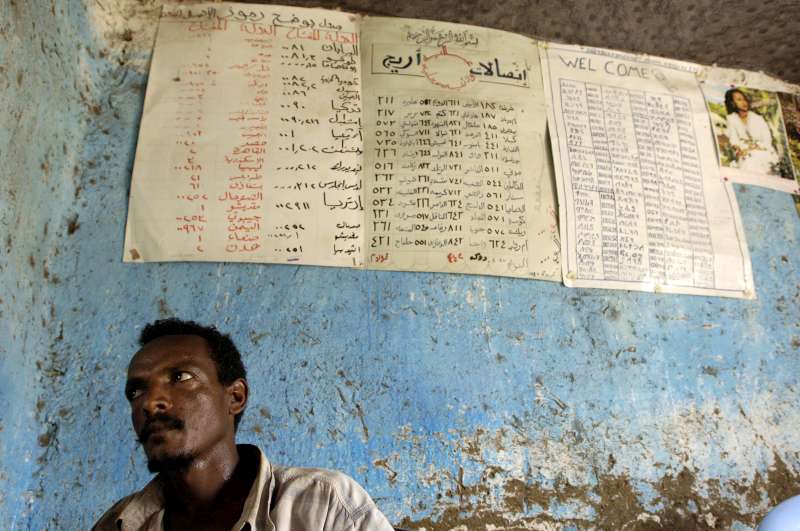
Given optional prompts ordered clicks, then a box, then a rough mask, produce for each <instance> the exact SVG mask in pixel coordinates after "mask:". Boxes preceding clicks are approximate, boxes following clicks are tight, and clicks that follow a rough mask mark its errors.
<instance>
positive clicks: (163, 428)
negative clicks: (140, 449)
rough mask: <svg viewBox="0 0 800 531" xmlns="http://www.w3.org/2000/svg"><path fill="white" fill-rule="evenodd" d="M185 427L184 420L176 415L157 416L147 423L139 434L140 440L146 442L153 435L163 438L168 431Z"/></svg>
mask: <svg viewBox="0 0 800 531" xmlns="http://www.w3.org/2000/svg"><path fill="white" fill-rule="evenodd" d="M180 429H183V421H182V420H180V419H177V418H175V417H164V416H161V417H157V418H153V419H150V420H149V421H148V422H147V423H145V425H144V427H143V428H142V432H141V433H140V434H139V442H141V443H145V442H147V441H148V440H149V439H151V438H152V437H153V436H158V438H160V439H163V437H164V435H165V434H166V432H168V431H172V430H180Z"/></svg>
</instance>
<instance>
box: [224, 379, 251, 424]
mask: <svg viewBox="0 0 800 531" xmlns="http://www.w3.org/2000/svg"><path fill="white" fill-rule="evenodd" d="M226 390H227V392H228V413H230V414H231V415H233V416H236V415H238V414H239V413H241V412H242V411H244V408H245V406H247V397H248V395H249V393H250V389H249V388H248V387H247V381H245V380H244V379H243V378H238V379H236V380H234V381H233V383H232V384H230V385H229V386H228V387H227V388H226Z"/></svg>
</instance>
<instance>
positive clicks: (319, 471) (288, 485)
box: [273, 466, 377, 520]
mask: <svg viewBox="0 0 800 531" xmlns="http://www.w3.org/2000/svg"><path fill="white" fill-rule="evenodd" d="M273 476H274V478H275V487H276V489H277V491H278V499H280V497H282V496H288V497H290V498H300V497H311V498H313V499H317V500H319V501H320V502H322V500H323V499H325V500H331V501H332V502H333V503H337V504H339V505H341V506H342V508H343V509H344V512H345V513H346V514H347V516H348V517H349V518H350V519H352V520H358V519H359V518H360V517H362V516H364V515H365V513H368V512H371V511H373V510H376V511H377V507H376V506H375V503H374V502H373V501H372V498H370V496H369V494H367V491H366V490H364V488H363V487H362V486H361V485H359V484H358V482H357V481H356V480H355V479H353V478H351V477H350V476H348V475H347V474H345V473H343V472H339V471H338V470H331V469H327V468H305V467H281V466H275V467H274V469H273Z"/></svg>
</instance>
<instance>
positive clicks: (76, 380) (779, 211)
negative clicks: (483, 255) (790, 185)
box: [0, 0, 800, 529]
mask: <svg viewBox="0 0 800 531" xmlns="http://www.w3.org/2000/svg"><path fill="white" fill-rule="evenodd" d="M34 4H35V5H34ZM157 7H158V6H157V2H153V1H150V0H146V1H142V2H126V1H124V0H106V1H104V2H102V3H100V2H93V3H89V2H86V3H85V4H84V3H83V2H80V1H77V0H71V1H66V0H65V1H63V2H58V3H55V2H54V3H51V4H48V3H47V2H36V3H34V2H31V3H23V2H21V1H19V0H17V1H6V2H3V3H0V108H1V109H4V112H3V114H2V116H0V175H1V176H2V179H0V252H2V260H0V299H1V300H0V330H2V334H3V341H1V342H0V528H2V529H79V528H85V527H88V526H90V525H91V523H92V522H93V521H94V520H95V519H96V518H97V517H98V516H99V515H100V514H101V513H102V512H103V511H104V510H105V509H106V508H107V507H108V506H109V505H110V504H111V503H112V502H113V501H115V500H116V499H118V498H119V497H121V496H123V495H125V494H127V493H129V492H131V491H132V490H135V489H136V488H138V487H140V486H141V485H142V484H143V483H144V482H146V481H147V479H148V474H147V472H146V469H145V466H144V463H143V459H142V455H141V451H140V450H139V449H138V448H137V445H136V443H135V442H134V438H133V433H132V431H131V429H130V427H129V420H128V414H129V413H128V406H127V403H126V402H125V400H124V397H123V394H122V388H123V382H124V371H125V367H126V366H127V362H128V360H129V359H130V356H131V354H132V353H133V352H134V351H135V349H136V345H135V340H136V337H137V335H138V332H139V330H140V329H141V327H142V326H143V325H144V323H146V322H149V321H151V320H153V319H155V318H159V317H165V316H172V315H175V316H180V317H183V318H189V319H196V320H199V321H203V322H211V323H216V324H217V325H218V326H219V327H220V328H221V329H223V330H225V331H228V332H230V333H231V334H232V335H233V336H234V338H235V339H236V341H237V343H238V344H239V345H240V348H241V350H242V351H243V352H245V353H246V363H247V366H248V371H249V375H250V382H251V387H252V401H251V403H250V405H249V408H248V411H247V413H246V415H245V417H244V420H243V424H242V426H241V428H240V439H241V440H242V441H250V442H255V443H257V444H260V445H261V446H262V447H263V448H264V449H265V450H266V451H267V453H268V454H269V456H270V457H271V459H272V460H273V461H276V462H281V463H286V464H295V465H308V466H324V467H333V468H338V469H342V470H344V471H346V472H348V473H350V474H351V475H353V476H354V477H356V478H357V479H358V480H359V481H360V482H361V483H362V484H364V485H365V486H366V487H367V489H368V490H369V491H370V493H371V494H372V495H373V497H374V498H375V499H376V501H377V502H378V504H379V505H380V506H381V507H382V509H383V510H384V512H386V514H387V515H388V516H389V517H390V519H391V520H392V521H394V522H396V523H400V522H401V521H402V522H403V523H404V525H405V526H406V527H414V528H416V527H425V528H427V529H454V528H455V529H487V528H491V527H487V526H490V525H493V526H495V528H500V529H502V528H513V529H518V528H521V527H523V526H528V527H527V528H530V529H556V528H562V527H565V528H567V529H589V528H602V529H620V528H622V526H623V525H626V524H627V527H626V529H659V528H663V529H695V528H699V529H712V528H717V529H727V528H733V529H751V528H753V527H754V525H755V523H756V522H757V520H758V518H760V517H761V516H762V515H763V514H764V513H765V511H766V510H767V508H768V507H769V506H770V505H773V504H775V503H776V502H777V501H780V500H781V499H783V498H786V497H789V496H790V495H793V494H797V493H798V492H800V440H798V437H797V433H798V427H800V410H798V403H800V387H799V385H800V383H799V382H798V375H799V374H800V361H798V359H799V358H800V311H798V309H799V307H800V270H799V267H800V251H798V249H799V248H800V247H799V246H798V241H799V240H800V219H799V218H798V215H797V213H796V212H795V210H794V208H793V205H792V202H791V199H790V198H789V197H788V196H785V195H782V194H779V193H774V192H770V191H766V190H760V189H755V188H752V187H748V188H744V187H740V188H739V189H738V190H737V196H738V198H739V201H740V203H741V209H742V217H743V220H744V225H745V229H746V232H747V237H748V241H749V243H750V250H751V253H752V258H753V266H754V271H755V277H756V286H757V291H758V300H756V301H733V300H724V299H715V298H698V297H687V296H682V297H677V296H673V297H669V296H655V295H647V294H638V293H626V292H611V291H598V290H569V289H566V288H564V287H563V286H560V285H555V284H550V283H543V282H534V281H521V280H512V279H503V278H489V277H474V276H457V275H438V274H436V275H435V274H412V273H379V272H365V271H355V270H348V269H335V268H314V267H289V266H271V265H243V264H146V265H123V264H122V262H121V256H122V238H123V227H124V218H125V215H124V214H125V211H126V205H127V195H128V185H129V179H130V169H131V164H132V159H133V153H134V149H135V139H136V133H137V130H138V119H139V113H140V112H141V104H142V98H143V93H144V86H145V83H146V72H147V61H148V60H149V50H150V46H151V44H152V39H153V35H154V29H155V23H156V16H157ZM459 526H463V527H459Z"/></svg>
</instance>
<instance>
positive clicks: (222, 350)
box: [139, 317, 247, 429]
mask: <svg viewBox="0 0 800 531" xmlns="http://www.w3.org/2000/svg"><path fill="white" fill-rule="evenodd" d="M163 336H200V337H202V338H203V339H205V340H206V343H208V349H209V351H210V357H211V359H212V360H213V361H214V365H215V366H216V368H217V378H219V381H220V383H222V385H230V384H232V383H233V382H234V381H236V380H238V379H239V378H241V379H243V380H245V381H247V371H246V370H245V368H244V363H242V355H241V354H240V353H239V349H237V348H236V345H234V343H233V340H232V339H231V337H230V336H229V335H228V334H223V333H222V332H220V331H219V330H217V329H216V327H214V326H204V325H201V324H199V323H196V322H194V321H184V320H182V319H177V318H174V317H172V318H169V319H159V320H157V321H153V322H152V323H149V324H147V325H145V327H144V329H142V333H141V334H140V335H139V345H141V346H142V347H144V346H145V345H146V344H148V343H150V342H151V341H153V340H155V339H158V338H159V337H163ZM243 413H244V410H242V411H241V412H240V413H238V414H237V415H236V416H235V417H234V418H233V426H234V429H238V428H239V421H240V420H241V419H242V414H243Z"/></svg>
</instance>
